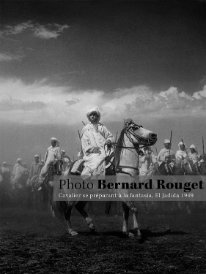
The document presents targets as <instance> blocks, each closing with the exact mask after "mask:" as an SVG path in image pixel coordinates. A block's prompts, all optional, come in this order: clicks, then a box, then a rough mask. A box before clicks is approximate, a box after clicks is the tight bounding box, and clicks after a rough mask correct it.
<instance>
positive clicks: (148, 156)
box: [139, 147, 157, 176]
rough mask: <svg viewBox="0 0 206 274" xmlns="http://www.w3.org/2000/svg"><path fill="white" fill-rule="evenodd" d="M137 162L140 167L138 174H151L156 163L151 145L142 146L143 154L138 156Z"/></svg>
mask: <svg viewBox="0 0 206 274" xmlns="http://www.w3.org/2000/svg"><path fill="white" fill-rule="evenodd" d="M139 163H140V169H139V175H140V176H145V175H151V174H152V172H153V169H154V166H155V165H156V163H157V158H156V156H155V155H154V152H153V151H152V149H151V147H145V148H144V152H143V155H140V156H139Z"/></svg>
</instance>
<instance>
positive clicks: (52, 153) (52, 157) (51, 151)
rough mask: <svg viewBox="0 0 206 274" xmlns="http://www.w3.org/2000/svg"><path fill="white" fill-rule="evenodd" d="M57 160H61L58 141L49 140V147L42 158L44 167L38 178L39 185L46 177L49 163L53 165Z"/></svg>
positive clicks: (55, 139) (53, 138)
mask: <svg viewBox="0 0 206 274" xmlns="http://www.w3.org/2000/svg"><path fill="white" fill-rule="evenodd" d="M58 160H61V149H60V147H59V141H58V140H57V138H55V137H52V138H51V146H50V147H48V148H47V151H46V154H45V157H44V166H43V167H42V169H41V172H40V176H39V183H43V181H44V179H45V177H46V175H47V174H48V170H49V166H50V164H51V163H53V164H55V163H57V161H58Z"/></svg>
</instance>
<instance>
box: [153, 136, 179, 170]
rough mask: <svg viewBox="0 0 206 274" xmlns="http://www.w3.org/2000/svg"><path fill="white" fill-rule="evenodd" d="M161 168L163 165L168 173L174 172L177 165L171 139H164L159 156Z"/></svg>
mask: <svg viewBox="0 0 206 274" xmlns="http://www.w3.org/2000/svg"><path fill="white" fill-rule="evenodd" d="M157 161H158V163H159V169H161V168H162V167H163V169H164V171H163V172H166V174H172V173H173V168H174V165H175V153H174V152H173V151H172V150H171V141H170V140H169V139H165V140H164V148H162V149H161V150H160V152H159V154H158V156H157Z"/></svg>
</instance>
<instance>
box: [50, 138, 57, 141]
mask: <svg viewBox="0 0 206 274" xmlns="http://www.w3.org/2000/svg"><path fill="white" fill-rule="evenodd" d="M50 140H51V141H56V142H57V141H58V140H57V138H56V137H51V139H50Z"/></svg>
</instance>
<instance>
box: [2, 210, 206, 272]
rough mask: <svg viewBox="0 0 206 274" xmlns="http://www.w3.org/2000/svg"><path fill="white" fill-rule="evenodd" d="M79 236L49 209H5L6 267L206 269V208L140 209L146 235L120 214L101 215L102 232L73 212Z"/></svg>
mask: <svg viewBox="0 0 206 274" xmlns="http://www.w3.org/2000/svg"><path fill="white" fill-rule="evenodd" d="M72 221H73V223H74V227H75V228H76V229H77V230H78V231H79V235H78V236H76V237H73V238H72V237H70V236H68V235H67V234H66V233H65V230H64V229H63V227H62V225H61V224H60V223H59V221H58V220H56V219H54V218H52V217H51V216H50V214H49V212H47V211H34V210H28V209H27V210H26V209H20V208H19V209H18V208H16V209H13V208H10V209H4V210H3V209H1V211H0V273H28V274H30V273H141V274H143V273H151V274H154V273H161V274H162V273H202V274H203V273H206V217H205V211H203V210H202V211H201V212H196V213H193V214H190V215H187V214H184V213H183V212H181V213H178V212H175V213H170V214H166V213H165V212H164V213H161V210H160V212H159V214H157V213H155V214H154V213H152V214H150V213H148V212H147V214H145V215H144V212H142V213H141V214H140V223H141V229H142V233H143V241H142V242H139V241H138V239H128V238H124V237H123V236H122V234H121V233H120V232H119V230H120V228H121V218H120V217H119V216H116V217H115V216H110V217H106V216H102V217H100V216H95V224H96V227H97V230H98V234H97V235H90V234H89V232H88V229H87V226H86V225H85V224H84V222H83V220H82V219H81V218H80V217H78V216H73V218H72Z"/></svg>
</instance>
